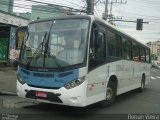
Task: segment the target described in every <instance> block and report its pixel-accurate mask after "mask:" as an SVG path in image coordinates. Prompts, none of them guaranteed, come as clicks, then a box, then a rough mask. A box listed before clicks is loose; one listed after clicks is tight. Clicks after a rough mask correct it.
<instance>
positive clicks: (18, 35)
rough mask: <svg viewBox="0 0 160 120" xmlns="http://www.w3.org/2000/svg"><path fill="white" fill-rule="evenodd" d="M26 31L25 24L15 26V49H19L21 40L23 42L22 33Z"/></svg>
mask: <svg viewBox="0 0 160 120" xmlns="http://www.w3.org/2000/svg"><path fill="white" fill-rule="evenodd" d="M26 31H27V26H21V27H18V28H17V30H16V34H15V37H16V49H20V48H21V45H22V42H23V39H24V35H25V32H26Z"/></svg>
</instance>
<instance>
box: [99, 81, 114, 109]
mask: <svg viewBox="0 0 160 120" xmlns="http://www.w3.org/2000/svg"><path fill="white" fill-rule="evenodd" d="M115 97H116V84H115V83H114V82H113V81H109V83H108V86H107V91H106V99H105V100H104V101H101V102H100V103H99V105H100V106H101V107H109V106H111V105H113V103H114V100H115Z"/></svg>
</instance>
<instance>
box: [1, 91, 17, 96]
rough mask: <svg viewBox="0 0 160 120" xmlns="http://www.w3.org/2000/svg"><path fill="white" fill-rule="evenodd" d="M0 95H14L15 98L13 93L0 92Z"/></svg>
mask: <svg viewBox="0 0 160 120" xmlns="http://www.w3.org/2000/svg"><path fill="white" fill-rule="evenodd" d="M0 94H2V95H14V96H17V94H16V93H14V92H8V91H0Z"/></svg>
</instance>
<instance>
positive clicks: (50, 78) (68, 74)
mask: <svg viewBox="0 0 160 120" xmlns="http://www.w3.org/2000/svg"><path fill="white" fill-rule="evenodd" d="M24 71H25V72H24ZM26 73H27V74H26ZM78 73H79V72H78V69H75V70H69V71H65V72H54V73H53V72H38V71H28V70H25V69H23V68H19V71H18V74H19V75H20V76H21V77H22V78H23V80H24V81H25V82H26V83H27V84H28V85H31V86H39V87H44V88H45V87H46V88H47V87H48V88H52V87H53V88H54V87H55V88H57V87H58V88H59V87H63V86H64V85H65V84H67V83H68V82H70V81H72V80H75V79H77V78H78V76H79V75H78Z"/></svg>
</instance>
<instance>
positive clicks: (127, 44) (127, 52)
mask: <svg viewBox="0 0 160 120" xmlns="http://www.w3.org/2000/svg"><path fill="white" fill-rule="evenodd" d="M122 46H123V48H122V49H123V50H122V51H123V52H122V55H123V58H124V59H126V60H131V59H132V43H131V41H129V40H128V39H126V38H123V40H122Z"/></svg>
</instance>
